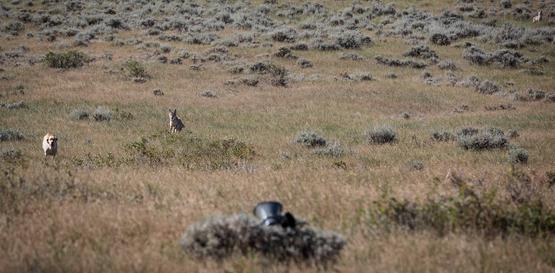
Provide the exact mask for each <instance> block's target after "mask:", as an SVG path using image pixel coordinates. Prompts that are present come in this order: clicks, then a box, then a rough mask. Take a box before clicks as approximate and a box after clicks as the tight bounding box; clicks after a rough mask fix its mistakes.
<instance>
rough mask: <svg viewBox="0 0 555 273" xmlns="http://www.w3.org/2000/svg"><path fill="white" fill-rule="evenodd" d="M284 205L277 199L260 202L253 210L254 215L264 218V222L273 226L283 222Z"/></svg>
mask: <svg viewBox="0 0 555 273" xmlns="http://www.w3.org/2000/svg"><path fill="white" fill-rule="evenodd" d="M282 209H283V206H282V205H281V203H279V202H276V201H267V202H260V203H258V205H256V207H255V208H254V210H253V213H254V215H256V217H258V218H259V219H260V220H262V224H263V225H266V226H272V225H277V224H281V223H282V221H283V219H282V218H283V216H282V215H281V210H282Z"/></svg>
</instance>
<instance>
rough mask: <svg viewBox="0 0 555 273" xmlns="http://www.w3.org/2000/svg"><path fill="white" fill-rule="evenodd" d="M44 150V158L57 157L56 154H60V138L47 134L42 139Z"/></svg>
mask: <svg viewBox="0 0 555 273" xmlns="http://www.w3.org/2000/svg"><path fill="white" fill-rule="evenodd" d="M42 149H43V150H44V156H49V155H51V156H52V157H54V156H56V153H58V138H57V137H56V136H55V135H53V134H50V133H48V134H46V135H45V136H44V137H43V138H42Z"/></svg>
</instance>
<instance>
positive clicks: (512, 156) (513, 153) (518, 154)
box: [508, 147, 528, 164]
mask: <svg viewBox="0 0 555 273" xmlns="http://www.w3.org/2000/svg"><path fill="white" fill-rule="evenodd" d="M508 157H509V162H510V163H512V164H526V163H528V151H526V150H525V149H523V148H520V147H511V148H510V149H509V152H508Z"/></svg>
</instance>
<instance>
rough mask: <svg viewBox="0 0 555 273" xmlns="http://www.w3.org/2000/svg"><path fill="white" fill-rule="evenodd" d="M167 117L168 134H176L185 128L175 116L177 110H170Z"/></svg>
mask: <svg viewBox="0 0 555 273" xmlns="http://www.w3.org/2000/svg"><path fill="white" fill-rule="evenodd" d="M168 115H169V117H170V132H172V133H177V132H179V131H181V129H183V127H185V125H183V121H181V119H180V118H179V117H178V116H177V109H174V110H173V111H172V109H170V112H169V114H168Z"/></svg>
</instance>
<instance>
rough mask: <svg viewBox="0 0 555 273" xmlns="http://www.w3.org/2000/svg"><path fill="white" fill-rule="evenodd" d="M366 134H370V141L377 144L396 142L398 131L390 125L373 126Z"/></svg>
mask: <svg viewBox="0 0 555 273" xmlns="http://www.w3.org/2000/svg"><path fill="white" fill-rule="evenodd" d="M366 135H367V136H368V142H370V143H375V144H384V143H389V142H394V141H395V140H396V138H397V133H395V130H393V128H392V127H389V126H382V127H375V128H372V129H370V130H368V132H367V134H366Z"/></svg>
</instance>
